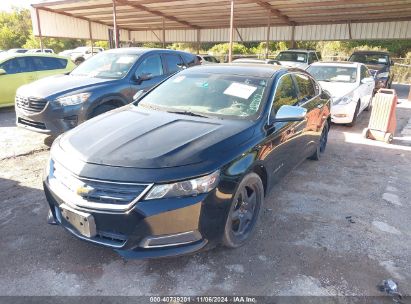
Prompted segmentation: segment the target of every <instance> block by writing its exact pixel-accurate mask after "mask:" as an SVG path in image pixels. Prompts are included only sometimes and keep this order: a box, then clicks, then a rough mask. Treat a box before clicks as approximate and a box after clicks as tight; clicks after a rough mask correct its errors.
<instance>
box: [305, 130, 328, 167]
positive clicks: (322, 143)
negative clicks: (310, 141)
mask: <svg viewBox="0 0 411 304" xmlns="http://www.w3.org/2000/svg"><path fill="white" fill-rule="evenodd" d="M328 131H329V127H328V122H325V123H324V127H323V130H322V132H321V137H320V140H319V141H318V145H317V148H316V149H315V152H314V153H313V155H311V156H310V157H309V158H308V159H311V160H320V158H321V154H322V153H324V152H325V148H326V147H327V142H328Z"/></svg>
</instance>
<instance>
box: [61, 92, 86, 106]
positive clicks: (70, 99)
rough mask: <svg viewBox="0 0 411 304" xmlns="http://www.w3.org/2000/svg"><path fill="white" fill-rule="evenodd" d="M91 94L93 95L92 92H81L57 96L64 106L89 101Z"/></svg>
mask: <svg viewBox="0 0 411 304" xmlns="http://www.w3.org/2000/svg"><path fill="white" fill-rule="evenodd" d="M90 95H91V94H90V93H80V94H75V95H70V96H64V97H60V98H57V99H56V101H57V102H58V103H59V104H60V105H62V106H72V105H76V104H80V103H83V102H85V101H87V99H88V98H89V97H90Z"/></svg>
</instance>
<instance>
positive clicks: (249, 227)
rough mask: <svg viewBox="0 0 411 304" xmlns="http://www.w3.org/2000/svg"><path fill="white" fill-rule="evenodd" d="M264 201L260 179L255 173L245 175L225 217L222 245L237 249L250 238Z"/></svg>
mask: <svg viewBox="0 0 411 304" xmlns="http://www.w3.org/2000/svg"><path fill="white" fill-rule="evenodd" d="M263 200H264V187H263V183H262V181H261V178H260V177H259V176H258V175H257V174H255V173H249V174H247V175H246V176H245V177H244V178H243V179H242V181H241V183H240V184H239V185H238V188H237V191H236V193H235V194H234V197H233V201H232V203H231V207H230V211H229V213H228V216H227V220H226V224H225V228H224V235H223V245H224V246H226V247H228V248H237V247H240V246H242V245H244V244H245V243H246V242H247V241H248V240H249V239H250V238H251V236H252V234H253V232H254V228H255V226H256V223H257V221H258V216H259V213H260V209H261V205H262V203H263Z"/></svg>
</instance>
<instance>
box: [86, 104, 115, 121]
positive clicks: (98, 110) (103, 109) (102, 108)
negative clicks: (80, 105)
mask: <svg viewBox="0 0 411 304" xmlns="http://www.w3.org/2000/svg"><path fill="white" fill-rule="evenodd" d="M116 108H117V107H116V106H113V105H110V104H103V105H101V106H98V107H97V108H95V109H94V111H93V112H92V113H91V115H90V118H93V117H96V116H99V115H101V114H103V113H106V112H108V111H111V110H114V109H116Z"/></svg>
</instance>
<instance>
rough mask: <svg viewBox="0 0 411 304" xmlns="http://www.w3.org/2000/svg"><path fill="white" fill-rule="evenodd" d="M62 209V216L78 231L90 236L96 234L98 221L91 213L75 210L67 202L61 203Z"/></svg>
mask: <svg viewBox="0 0 411 304" xmlns="http://www.w3.org/2000/svg"><path fill="white" fill-rule="evenodd" d="M60 211H61V216H62V218H64V220H65V221H66V222H68V223H70V224H71V225H72V226H73V227H74V229H75V230H76V231H77V232H78V233H80V234H81V235H83V236H86V237H89V238H91V237H94V236H96V234H97V230H96V223H95V221H94V217H93V216H92V215H91V214H88V213H86V212H82V211H78V210H74V209H73V208H70V207H69V206H67V205H65V204H62V205H60Z"/></svg>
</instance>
